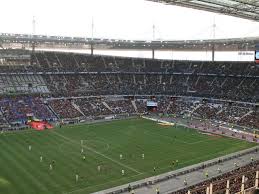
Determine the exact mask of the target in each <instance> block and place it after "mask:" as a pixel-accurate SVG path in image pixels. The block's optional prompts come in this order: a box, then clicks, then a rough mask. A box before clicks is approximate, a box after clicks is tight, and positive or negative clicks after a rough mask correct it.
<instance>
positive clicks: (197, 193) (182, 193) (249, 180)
mask: <svg viewBox="0 0 259 194" xmlns="http://www.w3.org/2000/svg"><path fill="white" fill-rule="evenodd" d="M258 170H259V161H255V162H252V163H250V164H249V165H246V166H244V167H240V168H237V169H235V170H232V171H230V172H228V173H225V174H223V175H221V176H218V177H215V178H212V179H209V180H206V181H204V182H202V183H199V184H196V185H194V186H190V187H188V186H187V187H186V188H184V189H181V190H178V191H176V192H172V193H171V194H186V193H187V192H188V190H190V191H191V194H206V189H207V187H209V186H210V184H211V183H212V184H213V193H225V192H226V188H227V180H229V181H230V186H229V192H230V193H238V192H240V190H241V185H242V176H243V175H244V176H245V189H248V188H250V187H253V186H254V185H255V175H256V171H258Z"/></svg>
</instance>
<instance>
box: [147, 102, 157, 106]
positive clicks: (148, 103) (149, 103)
mask: <svg viewBox="0 0 259 194" xmlns="http://www.w3.org/2000/svg"><path fill="white" fill-rule="evenodd" d="M147 106H151V107H156V106H157V102H154V101H147Z"/></svg>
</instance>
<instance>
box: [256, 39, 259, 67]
mask: <svg viewBox="0 0 259 194" xmlns="http://www.w3.org/2000/svg"><path fill="white" fill-rule="evenodd" d="M255 63H258V64H259V44H257V45H255Z"/></svg>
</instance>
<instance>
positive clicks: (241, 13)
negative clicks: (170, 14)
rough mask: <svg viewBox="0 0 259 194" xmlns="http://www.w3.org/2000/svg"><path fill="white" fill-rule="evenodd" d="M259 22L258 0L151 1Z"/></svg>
mask: <svg viewBox="0 0 259 194" xmlns="http://www.w3.org/2000/svg"><path fill="white" fill-rule="evenodd" d="M149 1H153V2H160V3H165V4H169V5H177V6H182V7H188V8H194V9H199V10H204V11H209V12H215V13H220V14H225V15H231V16H235V17H239V18H244V19H249V20H253V21H259V1H258V0H149Z"/></svg>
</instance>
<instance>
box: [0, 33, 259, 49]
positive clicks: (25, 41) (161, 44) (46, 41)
mask: <svg viewBox="0 0 259 194" xmlns="http://www.w3.org/2000/svg"><path fill="white" fill-rule="evenodd" d="M1 43H2V47H5V48H12V46H17V45H23V46H25V47H28V46H30V45H31V44H32V43H35V46H36V47H38V48H39V47H41V46H47V47H49V46H51V47H52V48H61V47H63V48H64V47H66V48H78V49H80V48H86V47H85V46H89V45H91V44H92V45H94V47H95V48H106V49H157V50H159V49H170V50H171V49H172V50H185V51H187V50H193V51H200V50H210V49H211V48H212V46H213V47H214V48H215V49H216V50H218V51H241V50H254V49H255V45H257V44H259V37H247V38H232V39H215V40H213V39H211V40H210V39H208V40H174V41H171V40H161V41H160V40H155V41H147V40H121V39H120V40H119V39H98V38H94V39H91V38H84V37H64V36H44V35H29V34H7V33H0V46H1ZM26 45H27V46H26Z"/></svg>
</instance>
